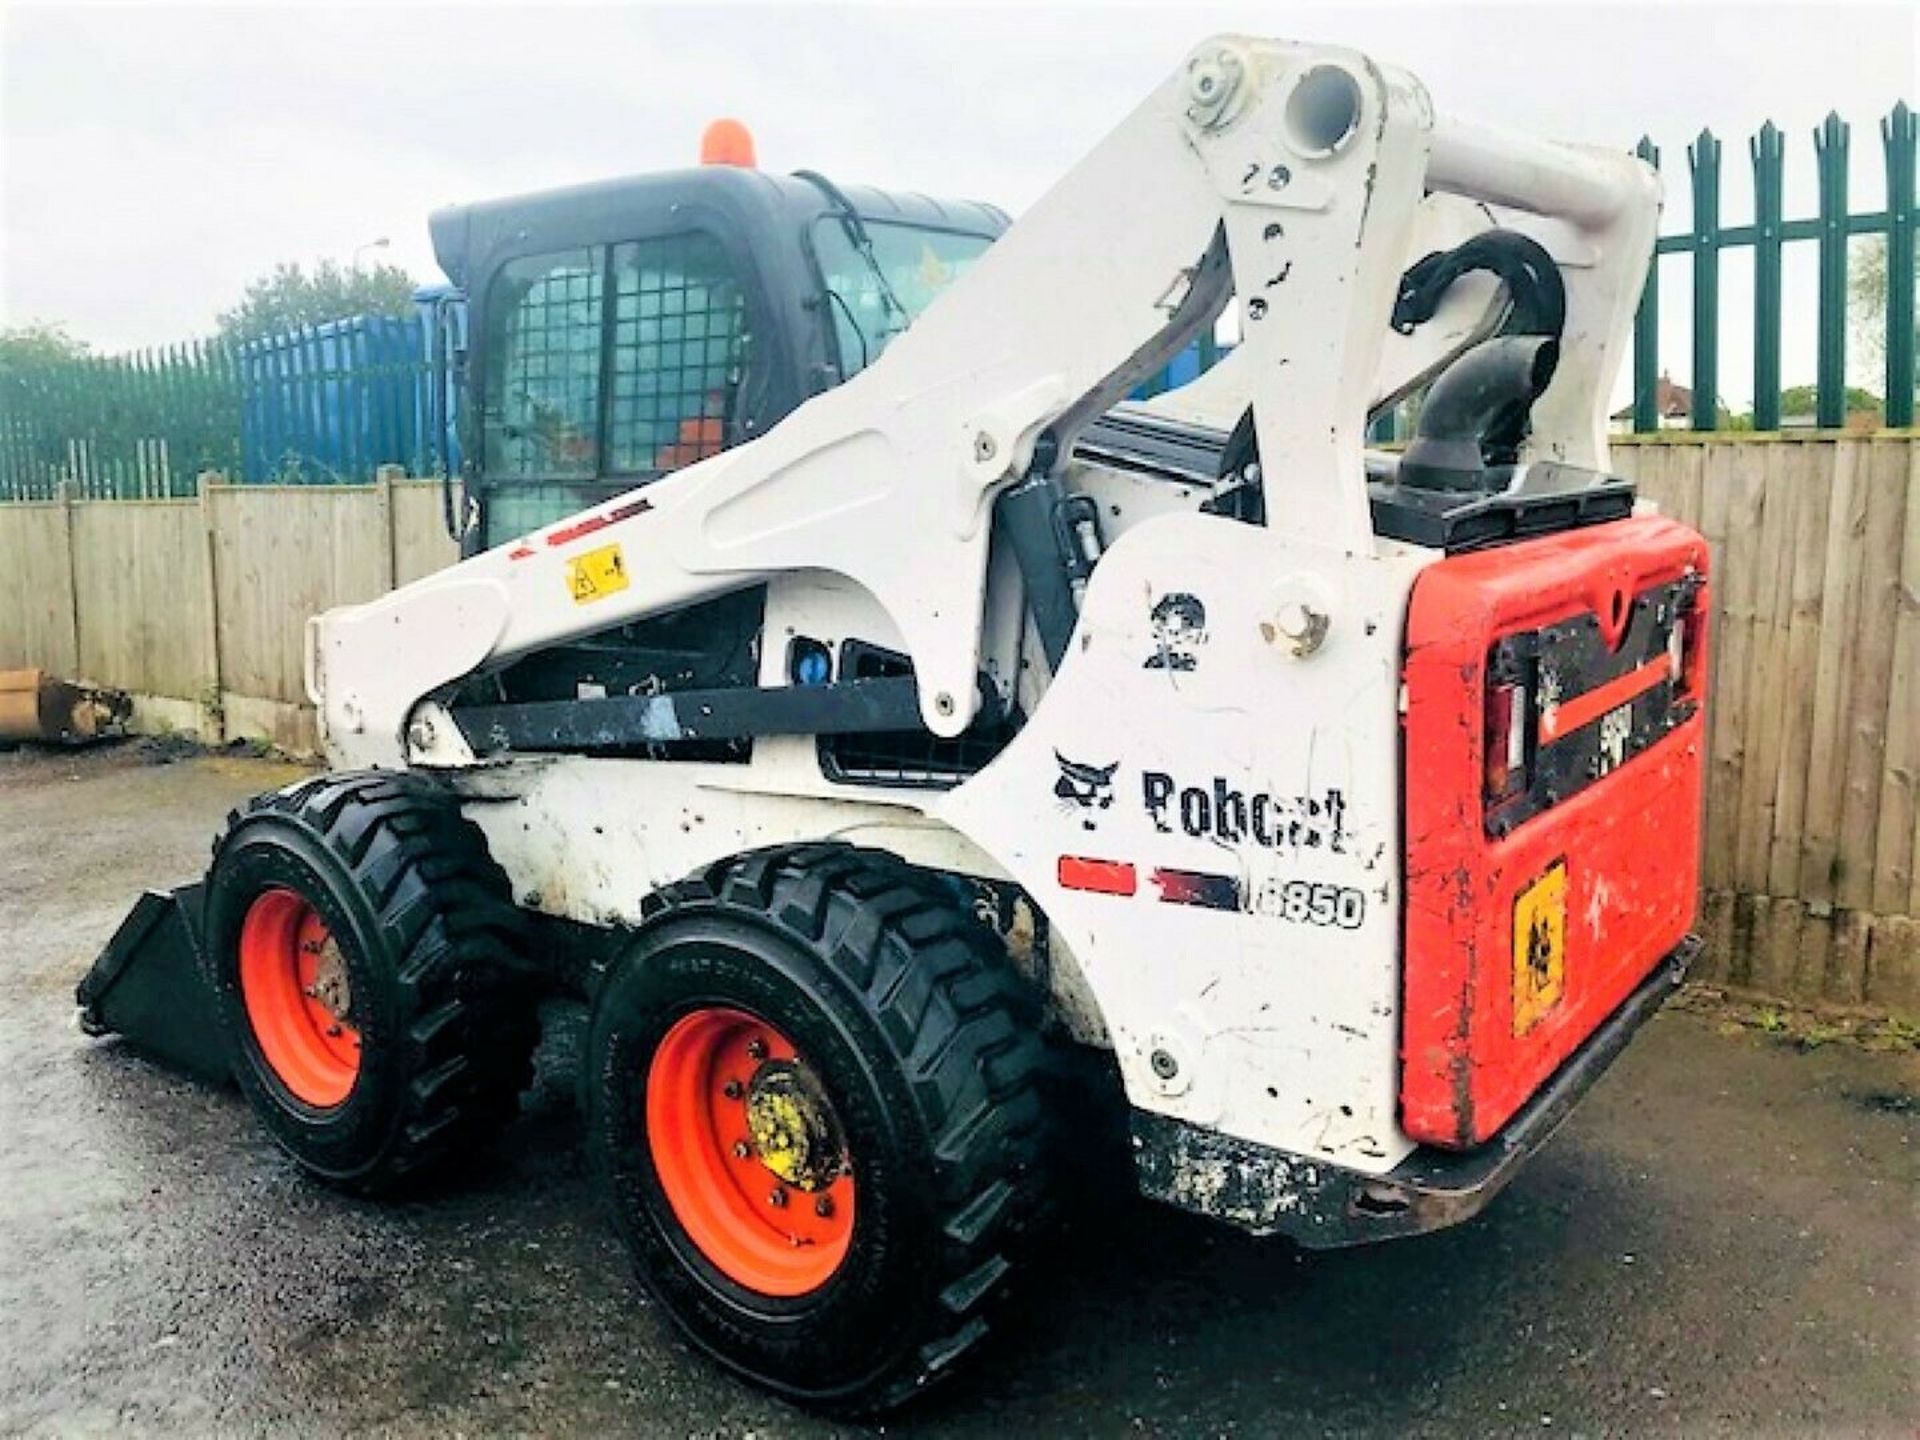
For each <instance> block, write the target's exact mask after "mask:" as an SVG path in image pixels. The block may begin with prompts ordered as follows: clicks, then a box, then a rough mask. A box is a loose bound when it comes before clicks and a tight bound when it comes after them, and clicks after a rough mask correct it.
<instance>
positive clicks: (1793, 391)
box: [1780, 385, 1880, 415]
mask: <svg viewBox="0 0 1920 1440" xmlns="http://www.w3.org/2000/svg"><path fill="white" fill-rule="evenodd" d="M1818 400H1819V394H1818V391H1817V390H1816V388H1815V387H1814V386H1812V385H1789V386H1788V387H1787V388H1786V389H1784V390H1782V391H1781V392H1780V413H1781V414H1782V415H1811V414H1813V410H1814V406H1815V405H1816V404H1817V403H1818ZM1879 408H1880V397H1879V396H1878V395H1876V394H1874V393H1873V392H1872V391H1871V390H1863V389H1861V388H1860V387H1859V386H1858V385H1849V386H1847V413H1848V414H1849V415H1853V414H1857V413H1859V412H1860V411H1863V410H1873V411H1878V410H1879Z"/></svg>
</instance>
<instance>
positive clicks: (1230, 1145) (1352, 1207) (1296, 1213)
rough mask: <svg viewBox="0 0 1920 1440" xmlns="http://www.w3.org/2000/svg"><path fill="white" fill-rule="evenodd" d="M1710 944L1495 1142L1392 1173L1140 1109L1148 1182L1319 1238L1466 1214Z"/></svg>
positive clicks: (1647, 984)
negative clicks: (1344, 1163)
mask: <svg viewBox="0 0 1920 1440" xmlns="http://www.w3.org/2000/svg"><path fill="white" fill-rule="evenodd" d="M1699 953H1700V941H1699V939H1698V938H1697V937H1695V936H1692V935H1689V936H1688V937H1687V938H1686V939H1685V940H1683V941H1681V943H1680V944H1679V945H1678V946H1676V947H1675V948H1674V949H1673V951H1672V952H1671V953H1670V954H1669V955H1667V957H1666V958H1665V959H1664V960H1662V961H1661V962H1660V963H1659V964H1658V965H1656V966H1655V967H1654V969H1653V971H1652V973H1651V974H1649V975H1648V976H1647V978H1646V979H1645V980H1643V981H1641V982H1640V985H1639V987H1638V988H1637V989H1636V990H1634V992H1633V993H1632V994H1631V995H1629V996H1628V997H1627V999H1626V1000H1625V1001H1624V1002H1623V1003H1622V1004H1621V1006H1620V1008H1619V1009H1617V1010H1615V1011H1614V1012H1613V1014H1612V1015H1610V1016H1609V1017H1608V1018H1607V1019H1606V1020H1605V1021H1603V1022H1602V1023H1601V1024H1600V1026H1599V1028H1597V1029H1596V1030H1595V1031H1594V1032H1593V1034H1592V1035H1590V1036H1588V1037H1587V1041H1586V1043H1585V1044H1584V1045H1582V1046H1581V1047H1580V1048H1579V1049H1578V1050H1576V1051H1575V1052H1574V1053H1573V1054H1572V1055H1571V1056H1570V1057H1569V1058H1568V1060H1567V1062H1566V1063H1565V1064H1564V1065H1562V1066H1561V1067H1560V1068H1559V1069H1558V1070H1556V1071H1555V1072H1554V1073H1553V1076H1552V1077H1551V1078H1550V1079H1549V1080H1548V1081H1547V1082H1546V1083H1545V1084H1544V1085H1542V1086H1541V1087H1540V1089H1539V1090H1538V1091H1536V1092H1535V1093H1534V1096H1533V1098H1532V1099H1531V1100H1529V1101H1528V1102H1527V1104H1526V1106H1525V1107H1524V1108H1523V1109H1522V1110H1521V1111H1520V1113H1519V1114H1517V1115H1515V1116H1514V1118H1513V1119H1512V1120H1511V1121H1510V1122H1508V1124H1507V1126H1506V1128H1505V1129H1503V1130H1502V1131H1501V1132H1500V1133H1499V1134H1498V1135H1496V1136H1495V1137H1494V1138H1493V1139H1491V1140H1489V1141H1488V1142H1487V1143H1486V1144H1484V1145H1480V1146H1476V1147H1475V1148H1474V1149H1472V1150H1464V1151H1449V1150H1436V1149H1430V1148H1422V1149H1419V1150H1416V1151H1414V1152H1413V1154H1411V1155H1409V1156H1408V1157H1407V1158H1406V1159H1405V1160H1403V1161H1402V1162H1401V1163H1400V1164H1399V1165H1398V1166H1396V1167H1395V1168H1394V1169H1392V1170H1390V1171H1388V1172H1387V1173H1386V1174H1385V1175H1364V1174H1361V1173H1360V1172H1359V1171H1357V1170H1348V1169H1346V1168H1345V1167H1343V1166H1339V1165H1331V1164H1327V1163H1325V1162H1324V1161H1319V1160H1315V1159H1312V1158H1311V1157H1309V1156H1305V1155H1295V1154H1292V1153H1290V1152H1288V1151H1284V1150H1275V1149H1272V1148H1270V1147H1268V1146H1265V1145H1256V1144H1254V1143H1252V1142H1251V1141H1247V1140H1239V1139H1235V1138H1234V1137H1233V1136H1230V1135H1222V1134H1220V1133H1219V1132H1218V1131H1215V1130H1207V1129H1203V1128H1201V1127H1199V1126H1195V1125H1190V1124H1188V1123H1187V1122H1185V1121H1182V1120H1174V1119H1170V1118H1169V1117H1167V1116H1164V1115H1153V1114H1149V1113H1147V1112H1146V1111H1142V1110H1136V1111H1134V1112H1133V1149H1134V1165H1135V1172H1136V1175H1137V1177H1138V1179H1139V1182H1140V1189H1141V1192H1142V1193H1143V1194H1146V1195H1150V1196H1152V1197H1153V1198H1154V1199H1156V1200H1164V1201H1166V1202H1167V1203H1168V1204H1171V1205H1178V1206H1180V1207H1181V1208H1182V1209H1187V1210H1194V1211H1197V1212H1199V1213H1201V1214H1205V1215H1211V1216H1213V1217H1215V1218H1216V1219H1221V1220H1225V1221H1228V1222H1229V1223H1231V1224H1234V1225H1237V1226H1239V1227H1240V1228H1242V1229H1244V1230H1248V1231H1250V1232H1252V1233H1253V1234H1256V1235H1286V1236H1289V1237H1291V1238H1292V1239H1294V1240H1297V1241H1299V1242H1300V1243H1301V1244H1302V1245H1305V1246H1308V1247H1310V1248H1312V1249H1332V1248H1334V1247H1337V1246H1342V1245H1361V1244H1365V1243H1367V1242H1369V1241H1373V1240H1390V1239H1394V1238H1396V1237H1398V1236H1402V1235H1419V1234H1422V1233H1424V1232H1426V1231H1429V1230H1442V1229H1445V1228H1446V1227H1447V1226H1449V1225H1457V1224H1459V1223H1460V1222H1461V1221H1462V1220H1467V1219H1470V1218H1472V1217H1473V1216H1474V1215H1477V1214H1479V1212H1480V1211H1481V1210H1482V1209H1484V1208H1485V1207H1486V1204H1487V1202H1488V1201H1490V1200H1491V1199H1493V1197H1494V1196H1495V1195H1497V1194H1499V1193H1500V1191H1501V1189H1502V1187H1504V1186H1505V1185H1506V1183H1507V1182H1508V1181H1509V1180H1511V1179H1512V1178H1513V1177H1514V1175H1515V1173H1516V1172H1518V1170H1519V1169H1520V1166H1521V1164H1522V1162H1524V1161H1525V1160H1526V1159H1527V1157H1528V1156H1530V1155H1532V1154H1533V1152H1534V1151H1536V1150H1538V1149H1539V1148H1540V1147H1541V1146H1542V1145H1544V1144H1546V1142H1547V1141H1548V1140H1549V1139H1550V1138H1551V1137H1552V1136H1553V1133H1554V1131H1556V1130H1558V1129H1559V1128H1560V1125H1561V1123H1562V1122H1563V1121H1565V1120H1566V1118H1567V1116H1568V1115H1570V1114H1572V1113H1573V1107H1574V1106H1575V1105H1577V1104H1579V1102H1580V1098H1581V1097H1582V1096H1583V1095H1585V1094H1586V1093H1587V1091H1588V1090H1589V1089H1591V1088H1592V1087H1593V1083H1594V1081H1596V1080H1598V1079H1599V1078H1600V1075H1601V1073H1602V1072H1603V1071H1605V1070H1606V1068H1607V1066H1609V1065H1610V1064H1612V1063H1613V1061H1614V1058H1615V1057H1616V1056H1618V1055H1619V1053H1620V1052H1621V1051H1622V1050H1623V1049H1625V1048H1626V1044H1627V1041H1628V1040H1630V1039H1631V1038H1632V1037H1633V1033H1634V1031H1636V1030H1638V1029H1639V1028H1640V1026H1641V1025H1642V1024H1643V1023H1645V1022H1646V1020H1647V1019H1648V1018H1649V1017H1650V1016H1652V1014H1653V1012H1654V1011H1656V1010H1658V1009H1659V1008H1660V1007H1661V1005H1663V1004H1664V1003H1666V999H1667V997H1668V996H1669V995H1671V994H1672V993H1673V992H1674V990H1675V989H1676V988H1677V987H1678V986H1679V984H1680V982H1681V981H1683V980H1684V979H1686V976H1687V970H1688V968H1689V967H1690V966H1691V965H1692V964H1693V961H1694V958H1695V957H1696V956H1697V955H1698V954H1699Z"/></svg>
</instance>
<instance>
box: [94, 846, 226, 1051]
mask: <svg viewBox="0 0 1920 1440" xmlns="http://www.w3.org/2000/svg"><path fill="white" fill-rule="evenodd" d="M201 888H202V887H201V885H200V883H199V882H198V881H196V882H194V883H193V884H191V885H182V886H180V887H179V888H178V889H175V890H149V891H147V892H146V893H145V894H144V895H142V896H141V897H140V898H139V900H138V901H136V902H135V903H134V907H133V909H132V910H130V911H129V912H128V913H127V918H126V919H124V920H122V921H121V922H120V928H119V929H118V930H116V931H115V932H114V935H113V939H111V940H109V941H108V942H107V948H106V949H105V950H103V951H101V952H100V958H99V959H98V960H96V961H94V962H93V969H91V970H89V971H88V972H87V976H86V978H85V979H84V980H82V981H81V982H80V986H79V988H78V989H77V990H76V991H75V992H74V998H75V999H76V1000H77V1001H79V1004H80V1028H81V1029H82V1030H84V1031H85V1032H86V1033H87V1034H89V1035H118V1036H120V1037H121V1038H123V1039H124V1040H125V1041H126V1042H127V1044H128V1045H129V1046H131V1047H132V1048H133V1049H134V1050H136V1051H138V1052H139V1053H141V1054H143V1055H145V1056H147V1057H148V1058H150V1059H152V1060H155V1061H157V1062H159V1063H160V1064H162V1065H166V1066H169V1067H171V1068H173V1069H176V1070H181V1071H184V1072H186V1073H187V1074H189V1075H192V1076H195V1077H196V1078H198V1079H201V1080H209V1081H212V1082H214V1083H215V1084H225V1083H227V1082H228V1081H229V1080H230V1079H231V1078H232V1074H233V1061H232V1057H231V1056H230V1054H229V1053H228V1048H227V1039H226V1035H225V1033H224V1031H223V1029H222V1027H221V1024H220V1016H219V1012H218V1009H217V1007H216V1006H215V1004H214V997H213V992H212V990H211V989H210V988H209V987H208V985H207V981H206V972H205V968H204V967H203V966H202V964H201V956H200V946H201V911H202V905H203V900H202V896H201Z"/></svg>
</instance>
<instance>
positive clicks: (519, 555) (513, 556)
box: [507, 545, 533, 560]
mask: <svg viewBox="0 0 1920 1440" xmlns="http://www.w3.org/2000/svg"><path fill="white" fill-rule="evenodd" d="M507 558H508V559H509V560H531V559H532V558H533V551H532V550H530V549H528V548H527V547H526V546H525V545H516V546H514V547H513V548H512V549H511V550H509V551H507Z"/></svg>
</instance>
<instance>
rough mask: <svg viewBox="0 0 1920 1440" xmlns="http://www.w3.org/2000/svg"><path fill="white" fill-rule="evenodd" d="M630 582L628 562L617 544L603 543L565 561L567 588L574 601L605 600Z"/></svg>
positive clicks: (583, 603) (582, 602)
mask: <svg viewBox="0 0 1920 1440" xmlns="http://www.w3.org/2000/svg"><path fill="white" fill-rule="evenodd" d="M629 583H630V582H629V581H628V579H627V562H626V561H625V560H623V559H622V558H621V557H620V547H619V546H618V545H602V546H601V547H600V548H599V549H598V550H587V551H583V552H582V553H581V554H578V555H575V556H574V557H573V558H572V559H570V560H568V561H567V588H568V589H569V590H571V591H572V592H573V603H574V604H576V605H586V604H589V603H591V602H592V601H595V600H604V599H606V598H607V596H609V595H612V594H614V593H615V592H616V591H620V590H624V589H626V588H627V586H628V584H629Z"/></svg>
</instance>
